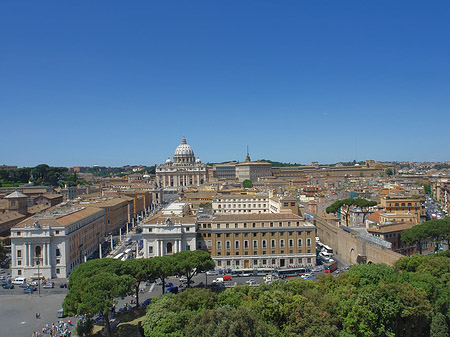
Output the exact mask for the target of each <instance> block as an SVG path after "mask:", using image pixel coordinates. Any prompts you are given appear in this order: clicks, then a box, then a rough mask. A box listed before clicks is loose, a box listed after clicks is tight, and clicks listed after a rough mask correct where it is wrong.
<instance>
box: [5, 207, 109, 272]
mask: <svg viewBox="0 0 450 337" xmlns="http://www.w3.org/2000/svg"><path fill="white" fill-rule="evenodd" d="M104 236H105V211H104V210H103V209H100V208H97V207H79V206H61V207H57V208H56V209H52V210H49V211H46V212H44V213H40V214H38V215H36V216H33V217H31V218H28V219H26V220H24V221H22V222H20V223H19V224H17V225H15V226H14V227H13V228H11V270H12V277H18V276H21V277H26V278H27V279H37V278H38V277H39V275H38V269H39V274H40V277H41V278H42V277H45V278H46V279H52V278H66V277H68V276H69V273H70V272H71V271H72V270H73V269H74V268H75V267H76V266H78V265H80V264H81V263H83V262H85V261H86V259H87V258H88V257H89V256H90V255H92V254H93V253H94V251H95V250H96V249H97V248H98V247H99V243H100V242H101V240H102V239H103V238H104ZM38 261H39V267H38Z"/></svg>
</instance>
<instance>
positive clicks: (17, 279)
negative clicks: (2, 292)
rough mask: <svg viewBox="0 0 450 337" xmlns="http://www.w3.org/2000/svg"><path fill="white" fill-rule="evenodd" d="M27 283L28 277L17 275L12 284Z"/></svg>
mask: <svg viewBox="0 0 450 337" xmlns="http://www.w3.org/2000/svg"><path fill="white" fill-rule="evenodd" d="M25 283H27V279H26V277H16V278H15V279H14V281H12V284H15V285H18V286H19V285H21V284H25Z"/></svg>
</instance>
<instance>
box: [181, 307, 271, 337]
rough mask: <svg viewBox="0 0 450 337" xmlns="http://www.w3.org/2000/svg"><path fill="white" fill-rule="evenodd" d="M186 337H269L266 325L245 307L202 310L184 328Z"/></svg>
mask: <svg viewBox="0 0 450 337" xmlns="http://www.w3.org/2000/svg"><path fill="white" fill-rule="evenodd" d="M185 336H187V337H196V336H203V337H223V336H233V337H235V336H236V337H238V336H248V337H252V336H254V337H257V336H258V337H259V336H269V331H268V329H267V324H266V323H265V322H264V321H263V320H262V319H261V318H260V317H258V316H257V315H255V313H254V312H253V311H251V310H250V309H248V308H245V307H239V308H232V307H227V306H223V307H219V308H215V309H211V310H203V311H202V312H201V313H200V314H198V315H196V316H194V317H193V318H192V319H191V321H190V322H189V325H188V326H187V327H186V328H185Z"/></svg>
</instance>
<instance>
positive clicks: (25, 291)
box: [22, 287, 34, 294]
mask: <svg viewBox="0 0 450 337" xmlns="http://www.w3.org/2000/svg"><path fill="white" fill-rule="evenodd" d="M33 291H34V289H33V288H31V287H28V288H25V289H24V290H23V291H22V293H23V294H32V293H33Z"/></svg>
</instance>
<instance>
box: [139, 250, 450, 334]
mask: <svg viewBox="0 0 450 337" xmlns="http://www.w3.org/2000/svg"><path fill="white" fill-rule="evenodd" d="M448 256H450V253H447V254H442V255H435V254H433V255H431V256H417V257H414V261H412V259H411V258H409V257H405V258H402V259H400V260H399V261H398V262H397V264H396V265H395V267H389V266H387V265H383V264H369V265H356V266H352V267H351V268H350V270H349V271H348V272H347V273H344V274H341V275H340V276H339V277H333V276H331V275H323V276H321V277H320V278H319V279H318V280H317V281H316V282H313V281H309V280H302V279H294V280H291V281H289V282H288V283H285V282H274V283H272V284H270V285H264V284H263V285H260V286H258V287H249V286H237V287H234V288H229V289H226V290H224V291H222V292H220V293H218V294H217V293H216V292H214V291H212V290H205V289H186V290H185V291H184V292H183V293H180V294H178V295H165V296H162V297H159V298H156V299H154V302H153V304H152V306H150V307H149V308H148V311H147V315H146V318H145V321H144V323H143V326H144V331H145V335H146V336H221V337H222V336H311V337H312V336H329V337H342V336H404V337H407V336H408V337H409V336H431V335H432V336H440V334H441V333H443V332H444V334H442V336H446V335H448V322H449V321H450V310H449V305H450V301H449V298H450V258H449V257H448ZM411 261H412V262H411Z"/></svg>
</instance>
